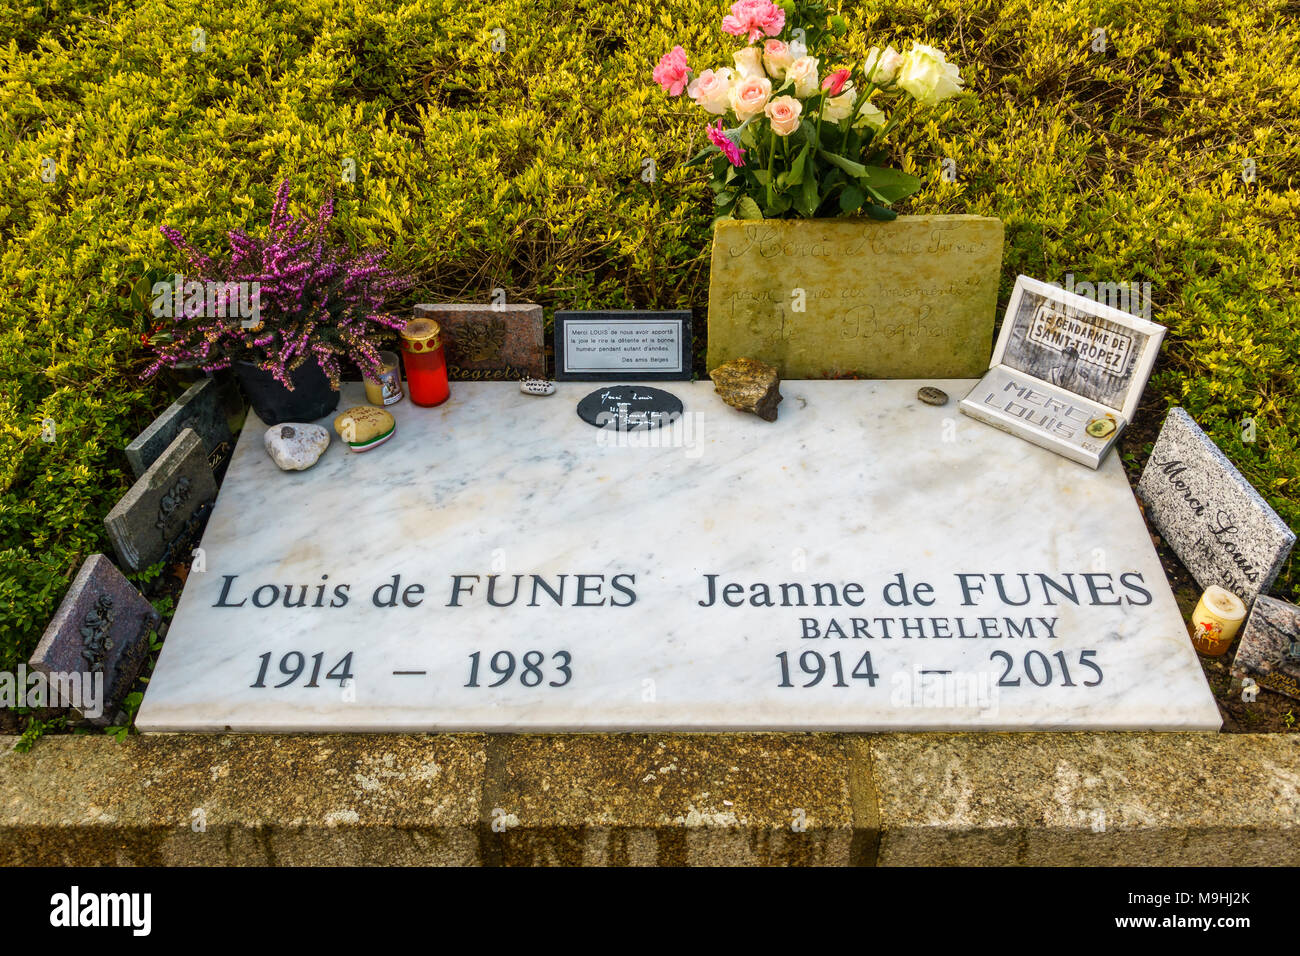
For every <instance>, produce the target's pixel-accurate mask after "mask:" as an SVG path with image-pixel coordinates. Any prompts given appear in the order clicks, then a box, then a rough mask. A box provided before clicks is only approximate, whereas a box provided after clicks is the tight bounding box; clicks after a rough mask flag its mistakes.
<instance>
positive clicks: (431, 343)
mask: <svg viewBox="0 0 1300 956" xmlns="http://www.w3.org/2000/svg"><path fill="white" fill-rule="evenodd" d="M402 363H403V364H404V365H405V366H406V387H407V388H408V389H409V390H410V392H411V401H413V402H414V403H415V404H416V405H424V406H425V407H430V406H433V405H441V404H442V403H443V402H445V401H446V400H447V397H448V396H449V395H451V386H450V385H449V384H448V383H447V356H446V353H445V350H444V348H443V342H442V329H441V328H440V327H439V325H438V323H437V322H435V321H433V319H412V320H411V321H410V322H408V323H406V327H405V328H404V329H402Z"/></svg>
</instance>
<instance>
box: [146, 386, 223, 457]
mask: <svg viewBox="0 0 1300 956" xmlns="http://www.w3.org/2000/svg"><path fill="white" fill-rule="evenodd" d="M187 428H192V429H194V433H195V434H196V435H198V436H199V440H200V441H202V442H203V450H204V452H205V453H206V454H207V456H208V463H209V464H210V465H211V466H212V470H213V471H216V470H217V469H218V468H219V467H220V466H221V464H222V463H223V462H224V461H225V460H226V459H227V458H229V457H230V452H231V451H232V450H233V448H234V438H233V436H232V435H231V434H230V426H229V425H228V424H227V422H226V412H225V408H224V407H223V403H222V400H221V387H220V386H219V385H218V384H217V382H216V380H215V379H210V378H205V379H203V380H202V381H201V382H196V383H194V384H193V385H191V386H190V387H189V388H188V389H186V391H185V393H184V394H183V395H181V397H180V398H178V399H176V401H174V402H172V403H171V405H169V406H167V408H166V409H165V410H164V411H163V413H162V414H161V415H159V416H158V417H157V418H155V419H154V420H153V422H152V423H151V424H150V425H149V427H148V428H146V429H145V430H144V431H142V432H141V433H140V434H139V435H137V436H136V438H135V440H134V441H133V442H131V444H129V445H127V446H126V460H127V461H128V462H130V463H131V470H132V471H133V472H135V476H136V477H137V478H139V477H140V476H141V475H143V474H144V473H145V472H146V471H148V470H149V466H150V465H152V464H153V463H154V462H155V461H157V460H158V456H159V455H161V454H162V453H163V452H164V451H166V450H167V446H168V445H170V444H171V443H172V442H173V441H175V440H176V436H177V435H179V434H180V433H181V432H183V431H184V430H185V429H187Z"/></svg>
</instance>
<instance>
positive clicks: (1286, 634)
mask: <svg viewBox="0 0 1300 956" xmlns="http://www.w3.org/2000/svg"><path fill="white" fill-rule="evenodd" d="M1232 676H1233V677H1238V678H1242V679H1244V678H1247V677H1250V678H1253V679H1254V681H1255V683H1257V684H1258V685H1259V686H1260V687H1264V688H1267V689H1268V690H1272V691H1277V692H1278V693H1279V694H1286V695H1287V696H1288V697H1295V698H1300V607H1296V606H1295V605H1294V604H1290V603H1288V602H1286V601H1279V600H1278V599H1277V598H1272V597H1269V596H1268V595H1267V594H1261V595H1260V596H1259V597H1258V598H1256V599H1255V606H1254V608H1252V609H1251V612H1250V618H1249V619H1248V620H1247V621H1246V630H1245V631H1244V632H1242V635H1241V642H1240V643H1239V644H1238V645H1237V658H1236V660H1234V661H1233V662H1232Z"/></svg>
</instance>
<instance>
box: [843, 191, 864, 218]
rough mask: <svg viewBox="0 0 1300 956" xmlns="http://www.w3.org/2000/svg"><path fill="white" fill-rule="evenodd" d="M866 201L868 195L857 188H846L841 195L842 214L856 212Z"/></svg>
mask: <svg viewBox="0 0 1300 956" xmlns="http://www.w3.org/2000/svg"><path fill="white" fill-rule="evenodd" d="M866 199H867V194H866V193H864V192H863V191H862V190H861V189H859V188H858V187H857V186H846V187H845V189H844V192H842V193H840V212H854V211H855V210H857V209H859V208H861V206H862V204H863V203H864V202H865V201H866Z"/></svg>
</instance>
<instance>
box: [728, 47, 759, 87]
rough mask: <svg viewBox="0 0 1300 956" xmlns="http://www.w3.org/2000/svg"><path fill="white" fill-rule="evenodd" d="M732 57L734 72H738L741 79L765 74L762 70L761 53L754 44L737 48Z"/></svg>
mask: <svg viewBox="0 0 1300 956" xmlns="http://www.w3.org/2000/svg"><path fill="white" fill-rule="evenodd" d="M732 59H734V60H735V61H736V72H737V73H739V74H740V78H741V79H742V80H748V79H749V78H750V77H754V76H766V75H767V74H765V73H764V72H763V53H762V51H761V50H760V49H759V48H758V47H756V46H747V47H745V49H743V50H737V51H736V52H735V54H734V55H733V56H732Z"/></svg>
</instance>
